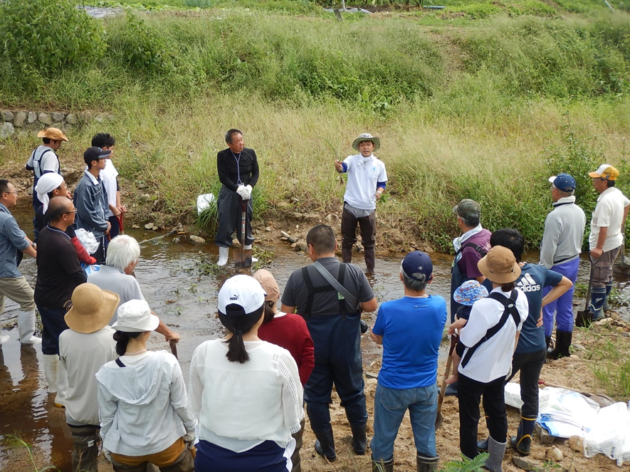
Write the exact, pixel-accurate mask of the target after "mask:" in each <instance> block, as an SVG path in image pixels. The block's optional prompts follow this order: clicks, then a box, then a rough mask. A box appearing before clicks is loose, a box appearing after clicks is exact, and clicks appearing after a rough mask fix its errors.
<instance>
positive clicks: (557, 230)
mask: <svg viewBox="0 0 630 472" xmlns="http://www.w3.org/2000/svg"><path fill="white" fill-rule="evenodd" d="M549 182H551V198H552V199H553V211H552V212H551V213H549V214H548V215H547V219H546V220H545V232H544V234H543V240H542V244H541V246H540V264H541V265H542V266H544V267H545V268H546V269H550V270H553V271H554V272H558V273H560V274H562V275H564V276H565V277H566V278H567V279H569V280H570V281H571V282H572V283H573V286H575V281H576V280H577V273H578V267H579V265H580V253H581V252H582V242H583V240H584V227H585V226H586V216H585V215H584V211H583V210H582V208H580V207H579V206H578V205H576V204H575V196H574V195H573V192H575V186H576V183H575V179H574V178H573V177H572V176H570V175H569V174H559V175H557V176H553V177H549ZM573 286H572V287H571V288H570V289H569V290H568V291H567V292H565V294H564V295H562V296H561V297H560V298H558V299H557V300H555V301H553V302H551V303H549V304H548V305H545V306H544V307H543V324H544V327H545V340H546V341H547V347H548V348H549V344H550V342H551V333H552V332H553V316H554V313H555V314H556V325H557V328H556V345H555V348H554V349H549V350H548V357H550V358H551V359H557V358H559V357H567V356H569V355H570V353H569V346H571V341H572V337H573V288H574V287H573ZM551 288H552V287H545V289H544V292H543V296H546V295H547V294H548V293H549V292H550V291H551Z"/></svg>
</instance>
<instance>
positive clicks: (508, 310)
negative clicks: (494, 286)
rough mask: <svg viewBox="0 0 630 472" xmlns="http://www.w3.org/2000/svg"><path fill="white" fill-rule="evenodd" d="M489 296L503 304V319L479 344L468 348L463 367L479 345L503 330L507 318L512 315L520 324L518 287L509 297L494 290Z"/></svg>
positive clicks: (516, 323)
mask: <svg viewBox="0 0 630 472" xmlns="http://www.w3.org/2000/svg"><path fill="white" fill-rule="evenodd" d="M488 298H492V299H493V300H496V301H498V302H500V303H501V304H502V305H503V315H502V316H501V319H500V320H499V322H498V323H497V324H495V325H494V326H493V327H492V328H490V329H489V330H488V331H486V334H485V335H484V337H483V338H481V339H480V340H479V341H478V342H477V344H475V345H474V346H472V347H470V348H468V350H467V351H466V354H465V355H464V357H463V358H462V362H461V365H462V367H466V364H468V362H469V361H470V358H471V357H472V356H473V354H474V353H475V351H476V350H477V348H479V346H481V345H482V344H483V343H485V342H486V341H487V340H488V339H490V338H491V337H492V336H494V335H495V334H497V333H498V332H499V331H501V328H503V326H505V323H507V320H508V318H509V317H510V316H512V319H513V320H514V324H515V325H516V327H517V328H518V324H519V322H520V315H519V313H518V310H517V309H516V299H517V298H518V291H517V290H516V289H514V290H512V293H511V294H510V297H509V298H508V297H506V296H505V295H502V294H500V293H497V292H492V293H490V295H488Z"/></svg>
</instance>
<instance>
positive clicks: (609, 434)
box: [584, 403, 628, 466]
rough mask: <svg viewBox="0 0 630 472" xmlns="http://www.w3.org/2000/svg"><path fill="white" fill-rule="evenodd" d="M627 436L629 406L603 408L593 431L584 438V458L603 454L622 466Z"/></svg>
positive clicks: (623, 404) (592, 427) (619, 404)
mask: <svg viewBox="0 0 630 472" xmlns="http://www.w3.org/2000/svg"><path fill="white" fill-rule="evenodd" d="M626 436H628V406H627V405H626V404H625V403H615V404H613V405H610V406H607V407H605V408H601V409H600V410H599V414H598V415H597V417H596V419H595V421H594V422H593V424H592V426H591V430H590V431H589V432H588V433H587V434H586V436H584V456H586V457H593V456H596V455H597V454H599V453H601V454H604V455H606V456H607V457H609V458H610V459H613V460H616V461H617V465H619V466H621V465H622V464H623V460H624V456H625V454H624V452H625V451H624V445H625V442H626ZM626 460H627V459H626Z"/></svg>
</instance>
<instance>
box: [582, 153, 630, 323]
mask: <svg viewBox="0 0 630 472" xmlns="http://www.w3.org/2000/svg"><path fill="white" fill-rule="evenodd" d="M588 175H589V177H590V178H591V179H593V187H595V190H596V191H597V193H599V198H597V206H596V207H595V211H593V219H592V220H591V235H590V237H589V239H588V244H589V249H590V251H591V264H592V288H591V304H590V306H589V310H590V312H591V315H592V319H593V321H597V320H599V319H601V318H603V317H604V304H605V302H606V298H607V297H608V295H609V294H610V290H611V288H612V269H613V262H614V261H615V259H616V258H617V255H618V254H619V251H620V250H621V246H622V244H623V241H624V237H623V230H624V227H625V223H626V218H627V217H628V210H630V200H628V199H627V198H626V197H625V196H624V194H623V193H621V191H620V190H619V189H617V188H615V181H616V180H617V177H619V171H618V170H617V169H615V168H614V167H613V166H611V165H609V164H602V165H601V166H599V169H597V170H596V171H595V172H589V174H588Z"/></svg>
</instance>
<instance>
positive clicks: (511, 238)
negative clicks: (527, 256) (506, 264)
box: [490, 228, 525, 262]
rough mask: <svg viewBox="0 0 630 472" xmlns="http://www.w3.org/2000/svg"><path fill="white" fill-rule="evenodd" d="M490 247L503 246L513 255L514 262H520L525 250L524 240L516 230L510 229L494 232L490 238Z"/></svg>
mask: <svg viewBox="0 0 630 472" xmlns="http://www.w3.org/2000/svg"><path fill="white" fill-rule="evenodd" d="M490 246H492V247H494V246H503V247H506V248H508V249H509V250H510V251H512V254H514V257H515V258H516V262H521V258H522V257H523V250H524V249H525V239H524V238H523V236H522V235H521V233H519V232H518V231H517V230H515V229H512V228H503V229H499V230H496V231H495V232H494V233H492V236H490Z"/></svg>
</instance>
